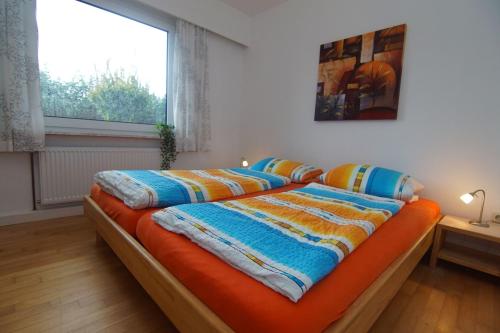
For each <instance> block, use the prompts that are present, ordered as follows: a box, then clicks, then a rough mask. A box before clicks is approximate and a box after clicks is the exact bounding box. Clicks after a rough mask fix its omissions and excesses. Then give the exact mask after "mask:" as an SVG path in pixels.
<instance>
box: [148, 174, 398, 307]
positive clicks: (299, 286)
mask: <svg viewBox="0 0 500 333" xmlns="http://www.w3.org/2000/svg"><path fill="white" fill-rule="evenodd" d="M403 205H404V202H402V201H398V200H394V199H387V198H379V197H374V196H370V195H366V194H358V193H353V192H348V191H345V190H340V189H335V188H333V187H329V186H325V185H320V184H314V183H313V184H309V185H307V186H306V187H304V188H302V189H299V190H294V191H289V192H283V193H278V194H270V195H263V196H258V197H254V198H248V199H241V200H231V201H225V202H218V203H205V204H199V205H180V206H176V207H170V208H168V209H163V210H161V211H158V212H157V213H155V214H154V215H153V219H154V220H155V222H156V223H158V224H159V225H160V226H162V227H163V228H165V229H167V230H170V231H172V232H176V233H179V234H183V235H186V236H187V237H188V238H190V239H191V240H192V241H194V242H196V243H197V244H199V245H200V246H201V247H203V248H205V249H207V250H208V251H210V252H212V253H213V254H215V255H217V256H219V257H220V258H221V259H223V260H225V261H226V262H228V263H229V264H231V265H233V266H234V267H236V268H238V269H239V270H241V271H243V272H244V273H246V274H248V275H250V276H251V277H253V278H255V279H256V280H258V281H260V282H262V283H264V284H265V285H267V286H268V287H270V288H272V289H274V290H275V291H277V292H279V293H281V294H282V295H284V296H286V297H288V298H290V299H291V300H292V301H294V302H297V301H298V300H299V299H300V298H301V297H302V296H303V295H304V294H305V293H306V292H307V291H308V290H309V289H310V288H311V287H312V286H313V285H314V284H315V283H317V282H318V281H320V280H321V279H322V278H324V277H325V276H326V275H327V274H328V273H330V272H331V271H332V270H333V269H335V267H336V266H337V265H338V264H339V263H340V262H341V261H342V260H343V259H344V258H345V257H346V256H347V255H349V254H350V253H352V252H353V251H354V250H355V249H356V248H357V247H358V246H359V245H360V244H361V243H362V242H363V241H365V240H366V239H367V238H368V237H369V236H370V235H372V234H373V232H374V231H375V230H376V229H377V228H378V227H379V226H380V225H381V224H383V223H384V222H385V221H387V220H388V219H389V218H390V217H392V216H393V215H394V214H396V213H398V212H399V210H400V209H401V207H402V206H403Z"/></svg>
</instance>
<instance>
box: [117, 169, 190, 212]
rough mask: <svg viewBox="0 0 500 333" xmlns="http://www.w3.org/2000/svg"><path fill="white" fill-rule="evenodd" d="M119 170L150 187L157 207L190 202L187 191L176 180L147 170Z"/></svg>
mask: <svg viewBox="0 0 500 333" xmlns="http://www.w3.org/2000/svg"><path fill="white" fill-rule="evenodd" d="M120 172H122V173H124V174H126V175H128V176H130V177H132V178H133V179H136V180H138V181H140V182H142V183H144V184H146V185H147V186H148V187H150V188H152V189H153V190H154V191H155V192H156V193H157V197H158V204H157V205H156V206H158V207H167V206H172V205H179V204H183V203H186V202H191V199H190V197H189V193H188V191H187V190H186V188H185V187H184V186H182V185H181V184H179V183H178V182H177V181H175V180H173V179H171V178H168V177H164V176H160V175H158V174H156V173H154V172H151V171H148V170H121V171H120Z"/></svg>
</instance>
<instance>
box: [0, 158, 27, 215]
mask: <svg viewBox="0 0 500 333" xmlns="http://www.w3.org/2000/svg"><path fill="white" fill-rule="evenodd" d="M30 158H31V157H30V154H28V153H0V215H3V213H6V212H10V213H23V212H26V211H30V210H32V209H33V192H32V190H31V188H32V186H31V182H32V178H31V162H30Z"/></svg>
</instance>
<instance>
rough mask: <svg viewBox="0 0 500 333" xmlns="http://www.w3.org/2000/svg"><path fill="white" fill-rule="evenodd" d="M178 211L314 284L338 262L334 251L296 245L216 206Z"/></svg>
mask: <svg viewBox="0 0 500 333" xmlns="http://www.w3.org/2000/svg"><path fill="white" fill-rule="evenodd" d="M177 209H178V210H181V211H183V212H185V213H187V214H189V215H191V216H192V217H194V218H196V219H198V220H200V221H203V223H204V224H206V225H208V226H212V227H214V228H216V229H217V230H219V231H221V232H223V233H225V234H226V235H228V236H230V237H232V238H235V239H238V240H239V241H240V242H242V243H243V244H245V245H246V246H249V247H250V248H252V249H254V250H256V251H259V252H260V253H263V254H265V255H266V256H268V258H269V259H271V260H273V261H275V262H279V263H281V264H283V265H286V266H288V267H290V268H292V269H294V270H296V271H299V272H301V273H303V274H306V275H307V276H309V278H310V279H311V280H312V281H313V282H317V281H319V280H320V279H322V278H323V277H324V276H325V275H327V274H328V273H329V272H330V271H331V270H332V269H333V267H335V266H336V265H337V264H338V262H339V258H338V256H337V254H336V253H335V252H334V251H331V250H328V249H326V248H322V247H318V246H313V245H309V244H306V243H304V242H298V241H297V240H295V239H293V238H292V237H290V236H287V235H285V234H283V233H282V232H280V231H277V230H276V229H273V228H272V227H270V226H268V225H266V224H263V223H260V222H258V221H255V220H254V219H252V218H250V217H248V216H245V215H244V214H241V213H239V212H235V211H232V210H228V209H225V208H223V207H220V206H218V205H216V204H212V203H210V204H209V203H205V204H200V205H196V204H194V205H181V206H177ZM228 221H231V223H228ZM263 239H265V240H266V241H265V242H263V241H262V240H263ZM276 244H279V247H277V246H276Z"/></svg>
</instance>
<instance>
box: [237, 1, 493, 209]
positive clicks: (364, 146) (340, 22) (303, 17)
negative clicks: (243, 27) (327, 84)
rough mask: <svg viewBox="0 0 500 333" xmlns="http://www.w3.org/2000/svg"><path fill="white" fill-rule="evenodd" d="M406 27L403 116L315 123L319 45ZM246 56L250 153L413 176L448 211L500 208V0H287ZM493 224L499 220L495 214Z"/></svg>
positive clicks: (262, 19)
mask: <svg viewBox="0 0 500 333" xmlns="http://www.w3.org/2000/svg"><path fill="white" fill-rule="evenodd" d="M400 23H407V25H408V26H407V36H406V49H405V56H404V69H403V79H402V86H401V98H400V105H399V115H398V120H397V121H356V122H314V121H313V116H314V106H315V105H314V104H315V87H316V81H317V68H318V57H319V46H320V45H321V44H322V43H325V42H330V41H335V40H338V39H342V38H345V37H349V36H352V35H356V34H360V33H364V32H369V31H373V30H377V29H380V28H385V27H390V26H392V25H396V24H400ZM254 38H255V39H254V41H253V42H252V47H251V48H250V49H249V54H248V68H247V74H248V75H249V77H248V80H249V83H248V87H247V88H246V90H247V91H248V94H247V95H246V104H247V109H246V112H245V113H244V117H243V119H242V124H243V125H244V126H243V130H244V138H245V140H244V141H243V142H245V144H244V148H243V151H244V152H245V154H246V155H247V156H248V158H250V159H251V160H253V161H255V160H256V159H257V158H260V157H262V156H265V155H268V154H274V155H278V156H284V157H286V158H292V159H299V160H304V161H308V162H313V163H316V164H318V165H320V166H322V167H324V168H326V169H328V168H331V167H333V166H335V165H338V164H340V163H345V162H356V163H364V162H367V163H372V164H376V165H381V166H386V167H391V168H394V169H398V170H402V171H406V172H408V173H410V174H412V175H414V176H415V177H417V178H418V179H420V180H421V181H422V182H423V183H424V184H425V185H426V190H425V193H424V195H425V196H427V197H429V198H433V199H435V200H437V201H438V202H439V203H440V204H441V206H442V209H443V211H444V212H447V213H456V214H464V215H468V216H471V215H475V214H476V212H478V207H477V206H474V205H473V206H472V207H466V206H464V205H462V204H461V203H460V202H459V201H458V196H459V195H460V194H462V193H464V192H467V191H471V190H474V189H476V188H481V187H482V188H486V189H487V190H488V196H489V197H488V202H487V210H488V215H490V213H491V212H492V211H493V210H496V211H500V126H499V125H500V109H499V103H498V100H499V94H500V1H498V0H477V1H470V0H440V1H435V0H419V1H414V0H349V1H341V0H309V1H302V0H289V1H288V2H285V3H284V4H282V5H280V6H278V7H275V8H273V9H272V10H270V11H268V12H265V13H263V14H261V15H258V16H257V17H256V18H255V21H254ZM488 217H490V216H488Z"/></svg>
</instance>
